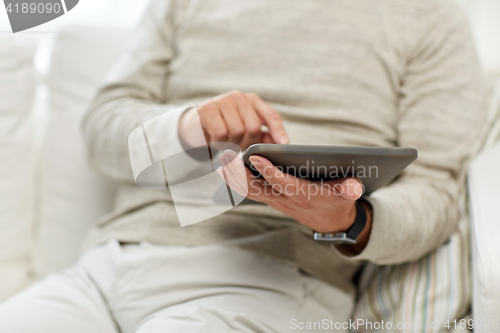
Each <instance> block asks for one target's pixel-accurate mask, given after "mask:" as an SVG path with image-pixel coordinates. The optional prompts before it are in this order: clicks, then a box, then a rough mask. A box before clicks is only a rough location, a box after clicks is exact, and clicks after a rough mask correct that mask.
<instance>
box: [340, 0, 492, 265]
mask: <svg viewBox="0 0 500 333" xmlns="http://www.w3.org/2000/svg"><path fill="white" fill-rule="evenodd" d="M434 3H435V4H439V3H440V4H441V5H435V6H434V7H433V8H427V11H426V12H423V11H422V12H420V13H418V15H416V16H417V17H416V20H415V21H416V22H417V23H416V26H417V27H418V29H419V33H418V36H419V37H418V38H416V39H415V40H413V41H411V45H412V47H411V48H410V47H409V48H408V49H409V52H408V56H407V60H406V72H405V74H404V75H403V77H402V80H401V91H400V99H399V121H398V124H397V131H398V145H399V146H402V147H414V148H417V149H418V151H419V158H418V159H417V160H416V161H415V162H414V163H413V164H412V165H410V166H409V167H408V168H407V170H406V171H405V172H404V173H403V174H402V175H401V176H400V177H399V178H398V179H397V180H396V181H395V182H393V183H392V184H391V185H389V186H387V187H385V188H382V189H379V190H377V191H376V192H374V193H373V194H372V195H370V196H369V197H368V198H367V200H368V201H369V202H370V203H371V205H372V206H373V220H372V221H373V223H372V231H371V235H370V239H369V242H368V244H367V246H366V247H365V249H364V250H363V252H362V253H360V254H359V255H356V256H354V257H350V258H349V259H350V260H367V261H371V262H374V263H376V264H381V265H385V264H398V263H401V262H408V261H413V260H416V259H418V258H420V257H422V256H423V255H425V254H427V253H428V252H430V251H431V250H433V249H435V248H436V247H438V246H439V245H440V244H442V243H443V242H444V241H445V240H446V239H447V238H448V237H449V236H450V235H451V234H452V233H453V232H454V231H455V230H456V228H457V224H458V221H459V216H460V210H459V206H458V196H459V193H460V192H461V191H462V190H463V187H464V173H465V168H466V166H467V163H468V160H469V158H470V157H471V154H472V153H473V151H474V149H475V148H476V147H477V145H478V143H479V140H480V136H481V135H482V132H483V131H484V129H485V128H484V125H485V119H486V111H485V108H484V107H483V101H484V98H483V81H482V75H481V70H480V67H479V65H478V61H477V59H476V53H475V49H474V45H473V39H472V37H471V35H470V32H469V29H468V24H467V21H466V18H465V17H464V15H463V13H462V11H461V9H460V8H459V7H458V6H449V5H446V6H443V5H442V4H443V3H446V2H445V1H436V2H434Z"/></svg>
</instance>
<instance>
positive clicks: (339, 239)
mask: <svg viewBox="0 0 500 333" xmlns="http://www.w3.org/2000/svg"><path fill="white" fill-rule="evenodd" d="M314 240H316V241H318V242H330V243H335V244H342V243H347V244H356V239H352V238H349V237H347V233H345V232H340V233H336V234H322V233H319V232H315V233H314Z"/></svg>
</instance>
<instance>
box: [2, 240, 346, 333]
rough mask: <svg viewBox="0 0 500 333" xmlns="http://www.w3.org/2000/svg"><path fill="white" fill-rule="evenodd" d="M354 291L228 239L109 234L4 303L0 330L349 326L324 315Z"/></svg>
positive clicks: (99, 332)
mask: <svg viewBox="0 0 500 333" xmlns="http://www.w3.org/2000/svg"><path fill="white" fill-rule="evenodd" d="M353 296H354V295H350V294H347V293H346V292H343V291H341V290H339V289H337V288H335V287H333V286H331V285H328V284H326V283H325V282H322V281H320V280H318V279H315V278H312V277H309V276H306V275H304V274H302V273H301V272H300V271H299V269H298V268H297V266H295V265H293V264H291V263H288V262H284V261H281V260H277V259H273V258H269V257H266V256H263V255H259V254H256V253H251V252H247V251H243V250H239V249H236V248H230V247H224V246H219V245H210V246H200V247H190V248H188V247H167V246H158V245H152V244H147V243H144V244H140V245H128V246H124V247H121V246H120V245H119V243H118V242H117V241H110V242H108V243H107V244H105V245H102V246H99V247H96V248H94V249H91V250H89V251H87V252H86V253H85V254H84V255H83V256H82V258H81V259H80V260H79V262H78V263H77V264H76V265H75V266H74V267H73V268H71V269H68V270H66V271H64V272H62V273H58V274H54V275H51V276H49V277H48V278H46V279H45V280H43V281H41V282H39V283H37V284H35V285H33V286H31V287H30V288H28V289H27V290H25V291H23V292H22V293H20V294H18V295H16V296H14V297H12V298H11V299H9V300H7V301H6V302H4V303H2V304H1V305H0V332H2V333H3V332H5V333H117V332H123V333H130V332H137V333H163V332H171V333H172V332H183V333H189V332H203V333H211V332H214V333H223V332H300V331H305V332H311V331H314V330H312V329H310V327H314V326H311V325H316V323H322V325H326V324H325V323H326V322H329V323H330V324H329V325H330V326H333V329H330V328H328V330H327V331H328V332H347V330H346V329H339V330H336V329H335V328H334V325H333V324H332V323H336V322H339V323H341V322H346V321H349V318H350V316H351V314H352V310H353V306H354V297H353ZM325 320H326V321H325ZM302 327H303V328H304V329H301V328H302ZM324 327H325V326H324ZM324 327H323V328H320V327H319V326H316V328H317V329H318V331H321V332H324V331H325V329H324Z"/></svg>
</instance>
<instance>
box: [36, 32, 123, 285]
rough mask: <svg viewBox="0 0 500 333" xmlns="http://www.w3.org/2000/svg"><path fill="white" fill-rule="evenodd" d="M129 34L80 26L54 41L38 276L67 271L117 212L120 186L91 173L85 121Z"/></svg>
mask: <svg viewBox="0 0 500 333" xmlns="http://www.w3.org/2000/svg"><path fill="white" fill-rule="evenodd" d="M127 35H128V32H127V30H124V29H119V28H109V27H106V28H104V27H95V26H75V27H69V28H66V29H63V30H62V31H61V32H60V33H59V34H58V35H57V37H56V39H55V43H54V47H53V52H52V59H51V68H50V75H49V77H48V83H49V88H50V94H51V99H50V110H51V112H50V115H49V120H48V128H47V132H46V137H45V144H44V147H43V151H42V161H41V194H40V200H41V201H40V218H39V221H38V233H37V242H36V248H35V251H34V253H35V259H34V267H35V273H36V275H37V276H43V275H46V274H47V273H50V272H54V271H57V270H60V269H63V268H66V267H68V266H69V265H70V264H71V263H72V262H73V261H74V260H75V258H76V257H77V255H78V251H79V248H80V246H81V243H82V240H83V238H84V237H85V235H86V232H87V231H88V230H89V228H90V227H91V226H92V225H93V223H94V222H95V221H96V219H97V218H98V217H100V216H102V215H104V214H105V213H107V212H109V211H110V210H111V208H112V203H113V199H114V191H115V185H114V184H113V183H112V182H111V181H110V180H108V179H107V178H105V177H104V176H101V175H100V174H97V173H96V172H94V171H93V170H91V169H90V167H89V165H88V163H87V159H86V156H85V148H84V142H83V137H82V134H81V130H80V122H81V119H82V116H83V114H84V112H85V111H86V108H87V107H88V105H89V103H90V101H91V99H92V97H93V95H94V94H95V92H96V90H97V87H98V84H99V82H100V80H101V79H102V78H103V77H104V76H105V75H106V74H107V72H108V70H109V69H110V67H111V66H112V64H113V63H114V61H115V60H116V59H117V58H118V56H119V54H120V51H121V49H122V47H123V44H124V42H125V40H126V37H127Z"/></svg>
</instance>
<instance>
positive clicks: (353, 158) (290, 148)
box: [243, 144, 418, 194]
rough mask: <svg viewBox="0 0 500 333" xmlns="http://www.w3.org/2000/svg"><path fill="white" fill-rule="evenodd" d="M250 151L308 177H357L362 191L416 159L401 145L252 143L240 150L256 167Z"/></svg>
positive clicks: (370, 189)
mask: <svg viewBox="0 0 500 333" xmlns="http://www.w3.org/2000/svg"><path fill="white" fill-rule="evenodd" d="M252 155H260V156H263V157H265V158H267V159H268V160H269V161H271V162H272V163H273V164H274V165H275V166H276V167H277V168H279V169H280V170H281V171H283V172H285V173H288V174H291V175H292V176H295V177H300V178H305V179H309V180H316V181H319V180H328V179H334V178H345V177H357V178H359V179H360V180H361V181H362V182H363V185H364V187H365V194H370V193H373V192H374V191H375V190H377V189H378V188H380V187H382V186H384V185H387V184H388V183H389V182H390V181H391V180H393V179H394V178H396V177H397V176H398V175H399V174H400V173H401V172H402V171H403V170H404V169H405V168H406V167H407V166H408V165H410V164H411V163H412V162H413V161H415V160H416V159H417V157H418V152H417V150H416V149H415V148H401V147H359V146H331V145H292V144H290V145H280V144H255V145H252V146H250V147H248V149H247V150H246V151H245V152H244V153H243V162H244V163H245V165H246V166H248V167H250V169H251V170H255V168H252V167H251V162H250V160H249V157H250V156H252ZM254 173H255V172H254Z"/></svg>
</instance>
